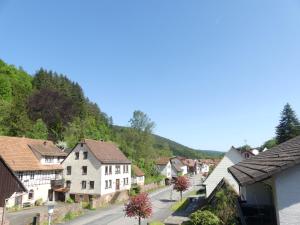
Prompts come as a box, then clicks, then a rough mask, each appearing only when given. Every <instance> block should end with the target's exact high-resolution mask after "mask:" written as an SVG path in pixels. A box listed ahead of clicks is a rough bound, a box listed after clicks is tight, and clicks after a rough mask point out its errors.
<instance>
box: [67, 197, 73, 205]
mask: <svg viewBox="0 0 300 225" xmlns="http://www.w3.org/2000/svg"><path fill="white" fill-rule="evenodd" d="M66 203H69V204H71V203H74V200H73V199H72V198H70V197H69V198H67V200H66Z"/></svg>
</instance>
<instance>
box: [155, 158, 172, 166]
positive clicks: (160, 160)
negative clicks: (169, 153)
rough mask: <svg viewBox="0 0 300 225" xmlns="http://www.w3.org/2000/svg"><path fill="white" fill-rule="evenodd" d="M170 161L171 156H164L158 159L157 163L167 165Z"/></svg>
mask: <svg viewBox="0 0 300 225" xmlns="http://www.w3.org/2000/svg"><path fill="white" fill-rule="evenodd" d="M169 162H170V158H168V157H162V158H159V159H158V160H156V165H167V164H168V163H169Z"/></svg>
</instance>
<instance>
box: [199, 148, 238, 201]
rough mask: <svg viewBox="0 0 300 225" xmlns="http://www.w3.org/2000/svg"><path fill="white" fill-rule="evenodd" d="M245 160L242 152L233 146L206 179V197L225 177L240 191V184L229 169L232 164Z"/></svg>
mask: <svg viewBox="0 0 300 225" xmlns="http://www.w3.org/2000/svg"><path fill="white" fill-rule="evenodd" d="M242 160H243V157H242V155H241V152H240V151H239V150H238V149H236V148H234V147H232V148H231V149H230V150H229V151H228V152H227V153H226V154H225V156H224V157H223V159H222V160H221V161H220V162H219V164H218V165H217V166H216V167H215V169H214V170H213V171H212V173H211V174H210V175H209V176H208V178H207V179H206V180H205V181H204V183H203V184H204V185H205V186H206V197H209V196H210V194H211V193H212V192H213V191H214V189H215V188H216V187H217V185H218V184H219V183H220V181H221V180H222V179H223V178H225V179H226V180H227V182H228V183H229V184H230V185H231V186H232V187H233V189H234V190H235V191H236V192H237V193H239V185H238V183H237V181H236V180H235V179H234V178H233V177H232V175H231V174H230V173H229V172H228V171H227V169H228V168H229V167H230V166H233V165H234V164H236V163H239V162H241V161H242Z"/></svg>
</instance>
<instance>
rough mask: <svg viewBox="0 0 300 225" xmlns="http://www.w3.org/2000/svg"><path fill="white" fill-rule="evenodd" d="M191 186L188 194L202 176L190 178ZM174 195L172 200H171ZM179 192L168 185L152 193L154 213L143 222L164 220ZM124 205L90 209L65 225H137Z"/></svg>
mask: <svg viewBox="0 0 300 225" xmlns="http://www.w3.org/2000/svg"><path fill="white" fill-rule="evenodd" d="M190 182H191V187H190V188H189V190H188V191H186V192H185V193H184V195H187V194H188V193H189V192H191V191H193V190H197V189H198V188H199V184H200V182H201V176H200V175H196V176H194V177H192V178H191V179H190ZM171 196H172V200H171ZM179 196H180V195H179V193H178V192H175V191H172V187H167V188H164V189H161V190H158V191H156V192H154V193H152V194H150V198H151V202H152V206H153V215H152V217H151V218H149V219H148V220H143V221H142V224H147V222H150V221H155V220H160V221H163V220H164V219H166V218H167V217H168V216H170V215H171V214H172V211H171V210H170V207H171V206H172V204H174V202H175V200H176V201H177V200H179V198H180V197H179ZM123 209H124V205H115V206H111V207H109V208H107V209H100V210H97V211H90V212H88V213H86V214H85V215H84V216H81V217H79V218H77V219H75V220H73V221H71V222H68V223H65V225H135V224H137V220H136V219H132V218H127V217H124V212H123Z"/></svg>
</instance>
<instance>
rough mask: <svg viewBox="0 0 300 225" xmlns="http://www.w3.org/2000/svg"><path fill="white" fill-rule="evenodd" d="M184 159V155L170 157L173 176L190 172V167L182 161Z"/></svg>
mask: <svg viewBox="0 0 300 225" xmlns="http://www.w3.org/2000/svg"><path fill="white" fill-rule="evenodd" d="M182 160H183V158H182V157H173V158H171V159H170V162H171V168H172V177H178V176H179V175H186V174H187V173H188V167H187V165H184V164H183V163H182Z"/></svg>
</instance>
